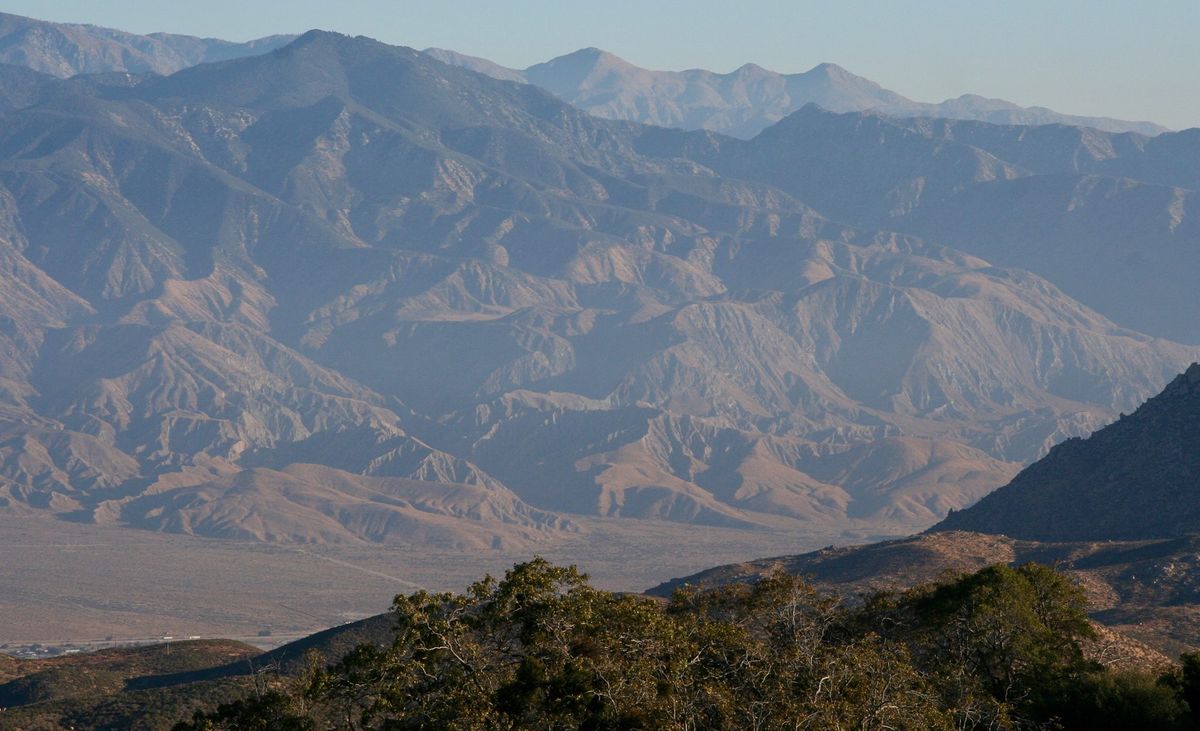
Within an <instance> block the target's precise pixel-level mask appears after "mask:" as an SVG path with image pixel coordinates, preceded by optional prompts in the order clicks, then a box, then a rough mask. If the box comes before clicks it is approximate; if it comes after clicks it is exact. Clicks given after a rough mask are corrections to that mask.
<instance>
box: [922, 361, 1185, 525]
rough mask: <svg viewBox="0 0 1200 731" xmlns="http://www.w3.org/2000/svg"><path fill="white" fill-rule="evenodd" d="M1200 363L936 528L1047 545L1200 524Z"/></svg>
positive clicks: (1052, 451) (1056, 448) (1064, 444)
mask: <svg viewBox="0 0 1200 731" xmlns="http://www.w3.org/2000/svg"><path fill="white" fill-rule="evenodd" d="M1198 427H1200V364H1197V365H1193V366H1192V367H1191V368H1189V369H1188V371H1187V372H1186V373H1184V374H1182V375H1180V376H1179V377H1178V378H1176V379H1175V380H1174V381H1172V382H1171V384H1170V385H1169V386H1167V388H1166V390H1165V391H1163V392H1162V393H1161V394H1159V395H1158V396H1155V397H1154V398H1152V399H1150V400H1149V401H1147V402H1146V403H1145V404H1143V405H1142V406H1141V407H1139V408H1138V409H1137V410H1136V411H1134V412H1133V413H1132V414H1130V415H1129V416H1124V415H1122V417H1121V419H1120V420H1119V421H1117V422H1116V423H1114V424H1110V425H1109V426H1107V427H1105V428H1103V429H1101V430H1100V431H1098V432H1096V433H1095V434H1092V435H1091V436H1090V437H1088V438H1087V439H1069V440H1067V441H1065V442H1063V443H1062V444H1059V445H1057V446H1056V447H1054V449H1052V450H1050V453H1049V454H1047V455H1046V456H1045V457H1043V458H1042V459H1040V460H1038V461H1037V462H1036V463H1034V464H1032V465H1030V466H1029V467H1027V468H1026V469H1025V470H1023V471H1022V472H1021V474H1020V475H1018V476H1017V477H1016V478H1015V479H1014V480H1013V481H1012V482H1010V483H1009V484H1007V485H1005V486H1004V487H1002V488H1000V489H999V490H997V491H996V492H994V493H992V494H991V495H989V496H987V497H985V498H984V499H983V500H981V501H979V502H978V503H976V504H975V505H973V506H972V507H971V508H970V509H968V510H964V511H961V512H956V513H953V514H952V515H950V516H948V517H947V518H946V519H945V520H943V521H942V522H941V523H938V524H937V525H936V526H934V527H933V528H932V529H931V530H933V531H944V530H972V531H976V532H980V533H997V534H1004V535H1009V536H1013V537H1014V538H1024V539H1032V540H1042V541H1078V540H1143V539H1153V538H1171V537H1176V536H1180V535H1184V534H1188V533H1194V532H1196V531H1197V528H1198V527H1200V507H1197V503H1198V501H1197V491H1198V490H1200V480H1198V479H1197V478H1198V476H1200V428H1198Z"/></svg>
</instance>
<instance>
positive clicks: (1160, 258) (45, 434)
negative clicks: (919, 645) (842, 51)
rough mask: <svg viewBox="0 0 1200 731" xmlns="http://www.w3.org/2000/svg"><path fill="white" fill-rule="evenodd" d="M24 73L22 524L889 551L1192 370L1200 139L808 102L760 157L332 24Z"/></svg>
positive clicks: (2, 440)
mask: <svg viewBox="0 0 1200 731" xmlns="http://www.w3.org/2000/svg"><path fill="white" fill-rule="evenodd" d="M0 72H3V73H0V102H2V103H3V104H5V105H7V106H6V108H4V109H3V111H2V117H0V122H2V124H0V510H4V511H6V512H12V513H18V514H37V513H50V514H54V515H57V516H60V517H64V518H69V519H72V520H79V521H96V522H104V523H117V524H121V525H128V526H134V527H141V528H147V529H154V530H168V531H175V532H182V533H195V534H200V535H208V536H220V537H236V538H243V539H258V540H267V541H283V542H312V543H316V542H338V543H359V542H392V541H402V540H403V541H417V542H427V543H432V544H437V545H446V546H459V547H468V548H475V549H486V548H489V547H509V546H512V547H517V548H522V547H526V546H529V545H532V544H534V543H537V542H539V541H548V540H557V539H559V538H561V537H563V536H565V535H574V534H575V533H576V532H577V531H578V530H579V525H578V521H576V520H574V519H573V518H572V517H571V514H578V515H587V516H602V517H607V518H642V519H658V520H672V521H680V522H686V523H694V524H703V525H720V526H728V527H733V528H742V529H748V530H760V529H772V530H787V531H796V532H805V531H807V532H809V533H810V534H814V535H815V534H820V535H829V534H834V535H836V534H839V533H843V532H844V534H845V535H847V536H863V535H877V534H891V535H895V534H899V533H905V532H911V531H914V530H919V529H923V528H925V527H927V526H929V525H930V524H932V523H934V522H936V521H937V520H938V519H940V518H941V517H942V516H944V515H945V514H946V512H947V511H948V510H950V509H957V508H962V507H964V506H966V505H968V504H971V503H973V502H974V501H976V500H977V499H978V498H980V497H981V496H983V495H984V494H986V493H987V492H988V491H990V490H991V489H993V488H995V487H996V486H998V485H1001V484H1004V483H1005V482H1007V481H1009V480H1010V479H1011V478H1012V477H1013V476H1014V475H1015V474H1016V473H1017V472H1018V471H1019V470H1020V468H1021V466H1022V465H1023V464H1025V463H1028V462H1029V461H1032V460H1034V459H1036V458H1038V457H1040V456H1041V455H1043V454H1044V453H1045V452H1046V451H1047V450H1048V449H1049V448H1050V447H1051V446H1052V445H1053V444H1055V443H1057V442H1059V441H1061V440H1062V439H1064V438H1066V437H1070V436H1078V435H1083V434H1087V433H1089V432H1090V431H1092V430H1094V429H1095V428H1097V427H1099V426H1100V425H1102V424H1104V423H1106V422H1107V421H1109V420H1111V419H1112V418H1114V417H1115V416H1116V415H1117V413H1118V412H1120V411H1124V410H1131V409H1133V408H1134V407H1135V406H1136V405H1137V404H1138V403H1140V402H1141V401H1142V400H1143V399H1144V398H1145V397H1146V396H1148V395H1149V394H1151V393H1154V392H1156V391H1157V390H1159V389H1160V388H1161V387H1162V385H1163V384H1164V383H1165V382H1166V381H1167V380H1168V379H1169V378H1170V377H1171V376H1172V375H1173V374H1175V373H1177V372H1178V371H1180V370H1181V369H1182V368H1184V367H1186V365H1187V364H1189V363H1191V362H1193V361H1195V360H1197V359H1200V348H1197V347H1196V346H1194V345H1187V344H1181V343H1180V342H1176V341H1172V340H1168V339H1164V337H1165V336H1170V337H1173V338H1175V339H1176V340H1179V341H1187V342H1200V326H1198V325H1197V324H1196V321H1195V318H1194V317H1192V316H1191V313H1193V312H1194V311H1195V310H1194V309H1191V308H1192V307H1193V302H1194V298H1195V297H1196V296H1197V295H1196V294H1195V288H1194V287H1191V286H1190V283H1191V282H1194V281H1196V277H1197V276H1198V275H1200V261H1197V259H1196V257H1195V253H1196V252H1195V250H1194V249H1195V247H1189V246H1188V244H1189V242H1195V241H1196V240H1197V239H1196V238H1195V232H1196V226H1197V224H1196V220H1197V219H1196V216H1195V211H1194V201H1195V200H1196V193H1195V191H1196V189H1197V188H1198V187H1200V184H1198V183H1197V179H1196V173H1195V170H1196V169H1197V168H1195V167H1193V166H1191V164H1190V162H1189V161H1191V160H1195V159H1197V156H1198V155H1200V136H1197V135H1196V134H1194V133H1193V132H1182V133H1164V134H1162V135H1159V136H1157V137H1153V138H1150V137H1146V136H1142V135H1138V134H1134V133H1122V134H1109V133H1104V132H1100V131H1097V130H1094V129H1089V128H1081V127H1064V126H1061V125H1051V126H1042V127H1027V126H1003V125H994V124H988V123H983V122H961V121H960V122H954V121H945V120H930V119H906V120H898V119H895V118H891V117H887V116H883V115H881V114H879V113H877V112H849V113H844V114H836V113H833V112H828V111H824V110H821V109H818V108H817V107H815V106H808V107H805V108H802V109H800V110H799V111H796V112H794V113H792V114H791V115H789V116H787V117H786V118H784V119H782V120H781V121H779V122H778V123H777V124H775V125H774V126H772V127H770V128H769V129H767V130H765V131H763V132H762V133H761V134H759V135H758V136H757V137H755V138H754V139H753V140H740V139H736V138H733V137H727V136H724V135H721V134H718V133H715V132H711V131H686V130H679V129H669V128H663V127H654V126H647V125H642V124H638V123H636V122H631V121H624V120H612V119H603V118H600V117H597V116H593V115H589V114H587V113H585V112H583V111H580V110H579V109H577V108H575V107H573V106H571V105H568V104H566V103H564V102H563V101H561V100H560V99H558V98H556V97H555V96H554V95H552V94H550V93H548V92H546V91H543V90H542V89H540V88H538V87H537V86H535V85H532V84H515V83H511V82H506V81H501V80H497V79H494V78H490V77H489V76H487V75H483V74H479V73H476V72H474V71H471V70H469V69H465V68H460V67H456V66H452V65H447V64H444V63H442V62H440V61H438V60H436V59H435V58H433V57H432V56H431V55H430V54H428V53H421V52H417V51H414V50H412V49H406V48H399V47H393V46H387V45H385V44H381V43H378V42H375V41H371V40H369V39H365V38H349V37H345V36H340V35H337V34H331V33H324V32H318V31H313V32H310V33H306V34H305V35H303V36H301V37H300V38H297V39H296V40H294V41H293V42H291V43H290V44H288V45H286V46H284V47H282V48H278V49H276V50H274V51H271V52H269V53H263V54H259V55H253V56H246V57H243V58H237V59H231V60H226V61H220V62H216V63H204V64H200V65H197V66H193V67H190V68H187V69H184V70H182V71H179V72H176V73H174V74H172V75H170V76H156V75H146V76H129V75H125V74H119V75H112V74H107V75H106V74H99V75H82V76H77V77H74V78H71V79H65V80H64V79H58V78H55V77H53V76H50V75H45V74H39V73H34V72H31V71H28V70H26V69H16V68H14V67H0ZM963 211H968V212H969V214H970V215H969V216H968V215H967V214H966V213H964V212H963ZM1013 211H1017V212H1019V213H1020V218H1017V219H1015V220H1014V218H1013V216H1012V212H1013ZM972 221H976V222H978V225H977V226H973V225H972V224H971V222H972ZM1026 221H1028V223H1026ZM1035 226H1036V228H1035ZM1040 232H1044V233H1040ZM1052 234H1053V235H1052ZM1039 236H1040V237H1039ZM947 244H949V245H952V246H954V247H955V248H948V246H947ZM990 259H995V260H996V263H993V262H992V261H991V260H990ZM1080 262H1085V263H1086V266H1081V265H1080ZM1060 281H1061V283H1062V284H1061V285H1060V284H1059V282H1060ZM1147 297H1149V298H1150V304H1149V305H1146V304H1145V303H1144V302H1143V300H1144V299H1145V298H1147Z"/></svg>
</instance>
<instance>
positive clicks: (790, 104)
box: [0, 13, 1166, 137]
mask: <svg viewBox="0 0 1200 731" xmlns="http://www.w3.org/2000/svg"><path fill="white" fill-rule="evenodd" d="M294 38H295V36H292V35H274V36H269V37H266V38H259V39H256V40H252V41H247V42H245V43H234V42H230V41H224V40H220V39H216V38H196V37H193V36H186V35H177V34H171V33H151V34H149V35H138V34H135V33H126V32H124V31H119V30H114V29H112V28H102V27H98V26H94V25H81V24H75V23H52V22H48V21H43V20H35V19H33V18H25V17H22V16H19V15H12V14H10V13H0V63H7V64H13V65H17V66H23V67H26V68H30V69H33V70H35V71H40V72H42V73H46V74H50V75H53V76H58V77H68V76H74V75H76V74H102V73H109V72H125V73H132V74H145V73H152V74H170V73H174V72H176V71H179V70H181V69H185V68H188V67H189V66H195V65H196V64H200V63H208V62H212V61H224V60H228V59H232V58H240V57H243V56H252V55H256V54H260V53H266V52H268V51H271V50H274V49H275V48H279V47H281V46H283V45H286V44H287V43H289V42H291V41H292V40H293V39H294ZM425 53H427V54H429V55H430V56H432V57H434V58H436V59H438V60H439V61H443V62H445V63H449V64H453V65H457V66H464V67H466V68H469V69H471V70H473V71H478V72H481V73H485V74H487V75H489V76H492V77H494V78H497V79H503V80H505V81H520V82H525V83H531V84H536V85H537V86H540V87H542V88H543V89H546V90H548V91H550V92H551V93H553V94H554V95H556V96H558V97H559V98H560V99H563V100H564V101H566V102H568V103H570V104H573V105H575V106H576V107H579V108H580V109H583V110H584V111H586V112H588V113H589V114H594V115H596V116H599V117H605V118H608V119H626V120H630V121H634V122H641V123H645V124H656V125H660V126H664V127H682V128H684V129H709V130H713V131H716V132H721V133H724V134H729V135H733V136H735V137H753V136H754V135H756V134H757V133H759V132H760V131H762V130H763V129H765V128H766V127H769V126H770V125H772V124H774V123H775V122H778V121H779V120H780V119H782V118H783V117H785V116H787V115H788V114H790V113H791V112H794V111H796V110H797V109H800V108H801V107H803V106H804V105H806V104H810V103H814V104H818V105H820V106H821V107H823V108H825V109H829V110H831V111H835V112H852V111H864V110H868V109H875V110H878V111H880V112H882V113H884V114H890V115H893V116H900V117H941V118H947V119H974V120H980V121H985V122H992V123H995V124H1021V125H1037V124H1069V125H1079V126H1085V127H1094V128H1096V129H1100V130H1105V131H1110V132H1138V133H1141V134H1146V135H1155V134H1159V133H1161V132H1165V131H1166V129H1165V128H1164V127H1162V126H1160V125H1156V124H1154V123H1152V122H1131V121H1125V120H1119V119H1109V118H1106V117H1081V116H1075V115H1069V114H1060V113H1058V112H1055V111H1054V110H1051V109H1046V108H1044V107H1021V106H1018V105H1016V104H1013V103H1011V102H1007V101H1004V100H1002V99H988V98H986V97H981V96H978V95H975V94H964V95H963V96H961V97H958V98H957V99H950V100H947V101H944V102H942V103H940V104H928V103H923V102H915V101H913V100H911V99H907V98H905V97H903V96H901V95H900V94H897V93H895V92H893V91H889V90H887V89H884V88H882V87H880V86H879V85H878V84H876V83H874V82H872V81H869V80H867V79H864V78H862V77H860V76H855V75H854V74H852V73H850V72H849V71H847V70H845V69H843V68H841V67H839V66H837V65H836V64H830V63H824V64H820V65H818V66H816V67H815V68H813V69H811V70H810V71H806V72H804V73H798V74H780V73H776V72H774V71H768V70H767V69H764V68H761V67H759V66H756V65H754V64H746V65H745V66H742V67H741V68H739V69H737V70H736V71H732V72H730V73H727V74H721V73H714V72H712V71H705V70H700V69H694V70H689V71H680V72H673V71H651V70H648V69H643V68H639V67H637V66H634V65H633V64H631V63H629V62H627V61H625V60H623V59H621V58H618V57H617V56H615V55H613V54H611V53H608V52H606V51H602V50H600V49H597V48H584V49H580V50H578V51H575V52H574V53H570V54H567V55H565V56H560V57H558V58H555V59H552V60H550V61H547V62H545V63H539V64H536V65H534V66H530V67H529V68H527V69H524V70H517V69H509V68H506V67H504V66H501V65H499V64H496V63H493V62H491V61H488V60H486V59H482V58H476V57H473V56H467V55H464V54H462V53H457V52H455V51H449V50H444V49H438V48H429V49H426V50H425Z"/></svg>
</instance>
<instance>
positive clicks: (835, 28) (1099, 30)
mask: <svg viewBox="0 0 1200 731" xmlns="http://www.w3.org/2000/svg"><path fill="white" fill-rule="evenodd" d="M0 7H2V8H3V9H4V10H6V11H8V12H12V13H18V14H21V15H29V16H33V17H38V18H44V19H47V20H56V21H72V22H86V23H94V24H97V25H107V26H111V27H115V28H120V29H122V30H128V31H133V32H137V33H148V32H152V31H171V32H175V33H187V34H191V35H204V36H216V37H221V38H229V39H234V40H245V39H249V38H253V37H258V36H263V35H269V34H272V33H290V32H298V31H303V30H307V29H309V28H324V29H328V30H336V31H341V32H343V33H351V34H362V35H368V36H371V37H373V38H377V39H379V40H381V41H385V42H387V43H395V44H400V45H406V46H413V47H415V48H425V47H427V46H439V47H443V48H451V49H454V50H456V51H461V52H463V53H469V54H472V55H476V56H484V57H486V58H490V59H492V60H494V61H497V62H499V63H502V64H504V65H506V66H514V67H521V68H523V67H525V66H528V65H530V64H532V63H536V62H538V61H544V60H547V59H549V58H552V57H554V56H557V55H561V54H563V53H567V52H570V51H573V50H575V49H577V48H581V47H584V46H598V47H600V48H604V49H605V50H608V51H612V52H613V53H616V54H617V55H619V56H622V57H624V58H625V59H627V60H629V61H631V62H633V63H635V64H638V65H639V66H645V67H649V68H657V69H684V68H697V67H701V68H709V69H713V70H716V71H728V70H731V69H734V68H736V67H738V66H740V65H742V64H743V63H745V62H747V61H753V62H755V63H757V64H759V65H761V66H765V67H767V68H771V69H774V70H777V71H804V70H807V69H809V68H811V67H812V66H814V65H816V64H817V63H820V62H823V61H832V62H834V63H837V64H840V65H842V66H845V67H846V68H848V69H849V70H851V71H853V72H854V73H857V74H859V75H862V76H866V77H867V78H870V79H872V80H874V81H877V82H879V83H880V84H882V85H884V86H886V87H888V88H890V89H892V90H894V91H897V92H900V93H901V94H904V95H906V96H909V97H912V98H914V99H917V100H920V101H941V100H943V99H946V98H949V97H953V96H958V95H959V94H962V93H965V92H972V93H978V94H984V95H986V96H994V97H1001V98H1005V99H1009V100H1011V101H1014V102H1018V103H1020V104H1024V105H1033V104H1040V105H1043V106H1049V107H1053V108H1055V109H1057V110H1058V111H1061V112H1068V113H1074V114H1089V115H1107V116H1113V117H1123V118H1131V119H1151V120H1153V121H1156V122H1160V123H1162V124H1166V125H1168V126H1171V127H1176V128H1182V127H1194V126H1200V0H1141V2H1131V1H1123V2H1111V1H1107V0H1003V1H1000V0H953V1H952V0H906V1H904V2H885V1H884V0H879V1H877V2H862V1H854V0H842V1H839V2H802V1H800V0H790V1H789V0H743V1H742V2H736V3H734V2H716V1H715V0H690V1H689V2H681V1H676V0H660V1H657V2H656V1H655V0H607V1H605V2H576V1H575V0H557V1H552V0H510V1H504V0H426V1H425V2H406V1H404V0H391V1H388V0H287V1H286V2H283V1H280V0H187V1H186V2H179V1H178V0H107V1H106V2H100V1H98V0H4V1H3V2H0Z"/></svg>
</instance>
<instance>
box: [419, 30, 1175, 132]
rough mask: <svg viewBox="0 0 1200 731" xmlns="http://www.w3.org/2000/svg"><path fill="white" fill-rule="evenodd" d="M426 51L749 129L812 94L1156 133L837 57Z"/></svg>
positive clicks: (888, 110) (686, 120) (576, 100)
mask: <svg viewBox="0 0 1200 731" xmlns="http://www.w3.org/2000/svg"><path fill="white" fill-rule="evenodd" d="M422 52H423V53H426V54H429V55H431V56H433V57H435V58H437V59H438V60H440V61H444V62H446V63H451V64H455V65H462V66H465V67H467V68H471V69H472V70H474V71H478V72H480V73H484V74H488V75H490V76H493V77H495V78H498V79H504V80H506V81H524V82H526V83H531V84H536V85H538V86H541V87H542V88H545V89H548V90H549V91H551V92H552V93H554V94H555V95H556V96H558V97H559V98H561V99H563V100H565V101H568V102H570V103H571V104H574V105H575V106H578V107H579V108H581V109H583V110H585V111H587V112H589V113H591V114H595V115H597V116H600V117H605V118H609V119H626V120H630V121H636V122H643V123H647V124H655V125H659V126H664V127H680V128H683V129H709V130H713V131H717V132H722V133H724V134H729V135H732V136H734V137H740V138H750V137H754V136H755V135H756V134H758V133H759V132H761V131H762V130H763V129H765V128H767V127H769V126H770V125H772V124H774V123H775V122H778V121H779V120H780V119H782V118H784V117H786V116H787V115H788V114H790V113H791V112H794V111H796V110H797V109H800V108H802V107H803V106H805V105H806V104H810V103H816V104H818V105H820V106H821V107H823V108H825V109H828V110H829V111H833V112H849V111H866V110H869V109H874V110H877V111H880V112H882V113H884V114H888V115H890V116H895V117H935V118H936V117H943V118H950V119H968V120H979V121H986V122H992V123H996V124H1009V125H1012V124H1019V125H1037V124H1069V125H1077V126H1085V127H1094V128H1097V129H1100V130H1103V131H1108V132H1138V133H1141V134H1146V135H1156V134H1160V133H1162V132H1165V131H1168V130H1167V128H1165V127H1162V126H1161V125H1157V124H1154V123H1152V122H1145V121H1125V120H1118V119H1111V118H1107V117H1087V116H1080V115H1070V114H1061V113H1059V112H1055V111H1054V110H1051V109H1048V108H1046V107H1021V106H1019V105H1017V104H1013V103H1012V102H1008V101H1005V100H1003V99H991V98H987V97H983V96H980V95H977V94H963V95H961V96H959V97H956V98H954V99H947V100H945V101H943V102H941V103H936V104H934V103H926V102H915V101H912V100H911V99H908V98H906V97H904V96H901V95H900V94H897V93H895V92H893V91H889V90H887V89H884V88H883V87H881V86H880V85H878V84H876V83H875V82H873V81H870V80H868V79H864V78H862V77H860V76H857V75H855V74H853V73H851V72H849V71H847V70H846V69H844V68H842V67H841V66H838V65H837V64H834V63H828V62H826V63H820V64H817V65H816V66H814V67H813V68H811V69H809V70H808V71H805V72H800V73H792V74H782V73H778V72H774V71H770V70H768V69H764V68H762V67H761V66H758V65H756V64H753V63H747V64H744V65H743V66H741V67H739V68H737V69H735V70H733V71H730V72H728V73H718V72H713V71H708V70H705V69H688V70H685V71H652V70H649V69H643V68H640V67H638V66H635V65H634V64H632V63H630V62H628V61H626V60H624V59H622V58H620V57H619V56H616V55H615V54H612V53H609V52H607V51H603V50H601V49H599V48H583V49H579V50H577V51H573V52H571V53H568V54H565V55H562V56H558V57H556V58H554V59H551V60H549V61H545V62H542V63H539V64H534V65H533V66H530V67H528V68H526V69H510V68H507V67H504V66H501V65H499V64H496V63H494V62H492V61H489V60H487V59H482V58H478V57H473V56H467V55H466V54H462V53H457V52H454V51H448V50H445V49H439V48H427V49H425V50H424V51H422Z"/></svg>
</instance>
